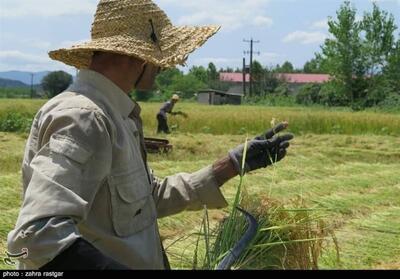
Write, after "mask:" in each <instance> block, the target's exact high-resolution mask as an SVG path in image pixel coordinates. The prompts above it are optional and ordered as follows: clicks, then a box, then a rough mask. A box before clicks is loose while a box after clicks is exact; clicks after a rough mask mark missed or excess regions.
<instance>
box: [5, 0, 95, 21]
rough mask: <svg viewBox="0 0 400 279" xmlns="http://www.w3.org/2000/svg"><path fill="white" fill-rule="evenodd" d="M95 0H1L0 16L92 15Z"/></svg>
mask: <svg viewBox="0 0 400 279" xmlns="http://www.w3.org/2000/svg"><path fill="white" fill-rule="evenodd" d="M97 3H98V1H97V0H56V1H55V0H1V2H0V17H2V18H20V17H25V16H29V17H35V16H40V17H57V16H63V15H88V14H90V15H93V14H94V13H95V11H96V6H97Z"/></svg>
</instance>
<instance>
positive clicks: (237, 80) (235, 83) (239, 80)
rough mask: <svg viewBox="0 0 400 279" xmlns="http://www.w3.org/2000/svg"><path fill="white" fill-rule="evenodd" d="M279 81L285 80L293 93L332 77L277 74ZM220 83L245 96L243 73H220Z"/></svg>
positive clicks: (247, 75) (247, 77) (232, 91)
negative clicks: (229, 84) (228, 84)
mask: <svg viewBox="0 0 400 279" xmlns="http://www.w3.org/2000/svg"><path fill="white" fill-rule="evenodd" d="M277 77H278V78H279V79H282V80H285V81H286V82H287V83H288V84H289V88H290V89H291V90H292V91H293V92H297V91H298V89H299V88H300V87H301V86H303V85H306V84H322V83H325V82H328V81H329V80H330V79H331V76H330V75H324V74H277ZM219 78H220V81H223V82H229V83H232V87H231V89H230V90H229V91H228V92H229V93H236V94H238V93H240V94H243V74H242V73H220V76H219ZM249 82H250V75H249V74H246V83H249Z"/></svg>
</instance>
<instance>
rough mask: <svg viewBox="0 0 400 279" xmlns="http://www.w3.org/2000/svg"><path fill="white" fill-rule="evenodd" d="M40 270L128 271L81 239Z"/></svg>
mask: <svg viewBox="0 0 400 279" xmlns="http://www.w3.org/2000/svg"><path fill="white" fill-rule="evenodd" d="M40 270H41V271H46V270H61V271H63V270H128V268H127V267H126V266H123V265H121V264H119V263H117V262H116V261H114V260H113V259H111V258H109V257H106V256H105V255H103V254H102V253H101V252H100V251H99V250H97V249H96V248H95V247H93V246H92V245H91V244H90V243H89V242H87V241H86V240H84V239H82V238H80V239H78V240H76V241H75V242H74V244H72V245H71V246H70V247H69V248H67V249H66V250H64V251H63V252H62V253H61V254H60V255H58V256H57V257H56V258H55V259H54V260H53V261H51V262H50V263H48V264H46V265H45V266H43V267H42V268H40Z"/></svg>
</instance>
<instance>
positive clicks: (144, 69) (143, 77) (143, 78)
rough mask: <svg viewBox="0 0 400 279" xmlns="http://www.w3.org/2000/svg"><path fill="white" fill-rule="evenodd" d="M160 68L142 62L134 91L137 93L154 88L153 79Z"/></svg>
mask: <svg viewBox="0 0 400 279" xmlns="http://www.w3.org/2000/svg"><path fill="white" fill-rule="evenodd" d="M160 70H161V68H160V67H158V66H155V65H153V64H151V63H148V62H142V64H141V66H140V73H139V76H138V77H137V79H136V82H135V89H136V90H139V91H150V90H152V89H153V88H154V84H155V82H154V81H155V79H156V77H157V75H158V74H159V73H160Z"/></svg>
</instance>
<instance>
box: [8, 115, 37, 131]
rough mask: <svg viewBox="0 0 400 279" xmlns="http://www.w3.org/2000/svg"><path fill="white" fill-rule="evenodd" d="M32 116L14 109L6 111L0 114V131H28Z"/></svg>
mask: <svg viewBox="0 0 400 279" xmlns="http://www.w3.org/2000/svg"><path fill="white" fill-rule="evenodd" d="M32 119H33V116H32V117H30V116H27V115H24V114H22V113H20V112H16V111H6V112H3V113H1V114H0V132H21V133H24V132H29V130H30V127H31V125H32Z"/></svg>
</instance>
